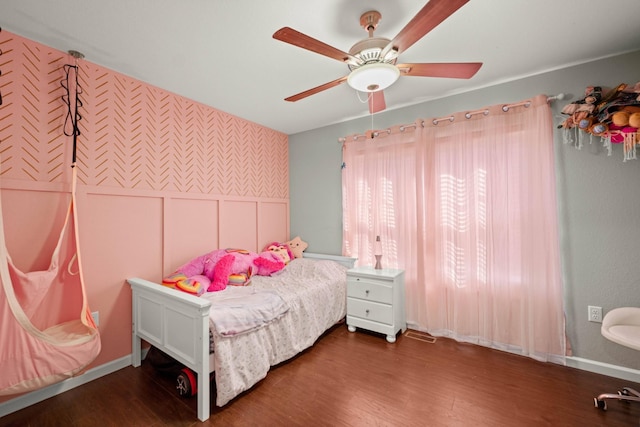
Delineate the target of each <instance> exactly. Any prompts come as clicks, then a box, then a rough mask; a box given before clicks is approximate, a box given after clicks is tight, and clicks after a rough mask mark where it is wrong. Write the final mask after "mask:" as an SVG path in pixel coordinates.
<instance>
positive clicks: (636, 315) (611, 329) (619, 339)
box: [593, 307, 640, 411]
mask: <svg viewBox="0 0 640 427" xmlns="http://www.w3.org/2000/svg"><path fill="white" fill-rule="evenodd" d="M600 331H601V333H602V335H603V336H604V337H605V338H606V339H608V340H610V341H613V342H615V343H617V344H620V345H623V346H625V347H630V348H633V349H634V350H639V351H640V307H621V308H615V309H613V310H611V311H609V312H608V313H607V314H606V315H605V316H604V319H602V328H601V330H600ZM607 399H616V400H620V401H626V402H640V392H638V391H636V390H634V389H632V388H630V387H624V388H623V389H622V390H621V391H618V393H617V394H616V393H604V394H601V395H600V396H598V397H595V398H594V399H593V401H594V403H595V406H596V408H600V409H602V410H603V411H606V410H607Z"/></svg>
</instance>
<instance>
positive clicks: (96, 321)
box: [91, 311, 100, 326]
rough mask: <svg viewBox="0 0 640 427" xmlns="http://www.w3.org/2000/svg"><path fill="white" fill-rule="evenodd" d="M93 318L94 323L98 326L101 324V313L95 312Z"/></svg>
mask: <svg viewBox="0 0 640 427" xmlns="http://www.w3.org/2000/svg"><path fill="white" fill-rule="evenodd" d="M91 317H93V323H95V324H96V326H98V325H99V324H100V312H98V311H94V312H93V313H91Z"/></svg>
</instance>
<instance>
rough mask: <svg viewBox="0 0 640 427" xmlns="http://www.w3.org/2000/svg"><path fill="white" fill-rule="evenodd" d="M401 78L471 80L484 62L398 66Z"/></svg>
mask: <svg viewBox="0 0 640 427" xmlns="http://www.w3.org/2000/svg"><path fill="white" fill-rule="evenodd" d="M396 67H398V69H399V70H400V75H401V76H416V77H448V78H451V79H470V78H471V77H473V76H474V75H475V74H476V73H477V72H478V70H479V69H480V67H482V62H443V63H432V64H396Z"/></svg>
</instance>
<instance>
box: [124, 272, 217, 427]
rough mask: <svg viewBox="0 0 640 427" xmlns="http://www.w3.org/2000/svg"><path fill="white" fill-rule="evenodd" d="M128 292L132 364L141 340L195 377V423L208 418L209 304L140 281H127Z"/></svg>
mask: <svg viewBox="0 0 640 427" xmlns="http://www.w3.org/2000/svg"><path fill="white" fill-rule="evenodd" d="M127 282H128V283H129V285H131V290H132V298H131V303H132V310H133V311H132V349H131V350H132V362H131V364H132V365H133V366H135V367H138V366H140V363H141V345H142V340H145V341H147V342H148V343H150V344H151V345H153V346H154V347H157V348H158V349H160V350H162V351H163V352H165V353H166V354H168V355H169V356H171V357H173V358H174V359H176V360H177V361H179V362H180V363H182V364H184V365H185V366H187V367H189V368H190V369H191V370H193V371H194V372H195V373H196V374H197V375H198V394H197V399H198V419H199V420H201V421H205V420H207V419H208V418H209V414H210V407H209V402H210V382H209V381H210V380H209V373H210V367H209V308H210V306H211V302H210V301H208V300H206V299H204V298H198V297H195V296H193V295H189V294H187V293H184V292H180V291H176V290H174V289H170V288H167V287H165V286H162V285H160V284H158V283H153V282H150V281H147V280H144V279H139V278H131V279H127Z"/></svg>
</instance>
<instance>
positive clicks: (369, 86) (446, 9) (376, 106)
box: [273, 0, 482, 114]
mask: <svg viewBox="0 0 640 427" xmlns="http://www.w3.org/2000/svg"><path fill="white" fill-rule="evenodd" d="M468 1H469V0H429V2H428V3H427V4H426V5H425V6H424V7H423V8H422V9H421V10H420V11H419V12H418V13H417V14H416V16H414V17H413V19H412V20H411V21H409V23H408V24H407V25H406V26H405V27H404V28H403V29H402V30H400V33H398V35H397V36H396V37H395V38H394V39H393V40H389V39H386V38H383V37H374V36H373V32H374V31H375V29H376V27H377V26H378V23H379V22H380V19H381V18H382V15H381V14H380V12H378V11H375V10H372V11H369V12H365V13H364V14H362V16H361V17H360V25H361V26H362V28H364V29H365V30H366V31H367V32H368V33H369V37H368V38H366V39H364V40H361V41H359V42H357V43H356V44H354V45H353V46H352V47H351V49H350V50H349V53H346V52H343V51H342V50H340V49H336V48H335V47H332V46H329V45H328V44H326V43H323V42H321V41H320V40H316V39H314V38H313V37H310V36H308V35H306V34H303V33H301V32H299V31H296V30H294V29H293V28H289V27H284V28H281V29H279V30H278V31H276V32H275V33H274V34H273V38H275V39H276V40H280V41H283V42H285V43H289V44H292V45H294V46H298V47H301V48H303V49H306V50H309V51H311V52H315V53H319V54H320V55H324V56H327V57H329V58H332V59H336V60H338V61H341V62H344V63H346V64H347V66H348V67H349V70H350V73H349V74H348V75H346V76H343V77H340V78H338V79H336V80H333V81H331V82H328V83H325V84H323V85H320V86H317V87H314V88H312V89H309V90H306V91H304V92H300V93H298V94H296V95H293V96H290V97H288V98H285V101H290V102H295V101H299V100H301V99H303V98H306V97H308V96H311V95H314V94H316V93H318V92H322V91H324V90H327V89H330V88H332V87H335V86H338V85H340V84H342V83H344V82H347V83H348V84H349V86H351V87H352V88H354V89H356V90H358V91H360V92H368V93H369V111H370V112H371V113H372V114H373V113H377V112H379V111H382V110H384V109H385V108H386V104H385V100H384V93H383V90H384V89H386V88H388V87H389V86H391V85H392V84H393V83H395V82H396V80H397V79H398V78H399V77H400V76H414V77H448V78H456V79H470V78H471V77H473V76H474V75H475V74H476V72H477V71H478V70H479V69H480V67H481V66H482V62H453V63H417V64H397V63H396V62H397V59H398V56H399V55H400V54H401V53H402V52H403V51H405V50H407V49H408V48H409V47H411V46H412V45H413V44H414V43H415V42H417V41H418V40H420V39H421V38H422V37H424V36H425V35H426V34H427V33H428V32H429V31H431V30H433V29H434V28H435V27H437V26H438V25H439V24H440V23H442V22H443V21H444V20H445V19H447V18H448V17H449V16H451V15H452V14H453V13H454V12H455V11H457V10H458V9H460V8H461V7H462V6H464V5H465V4H466V3H467V2H468Z"/></svg>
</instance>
